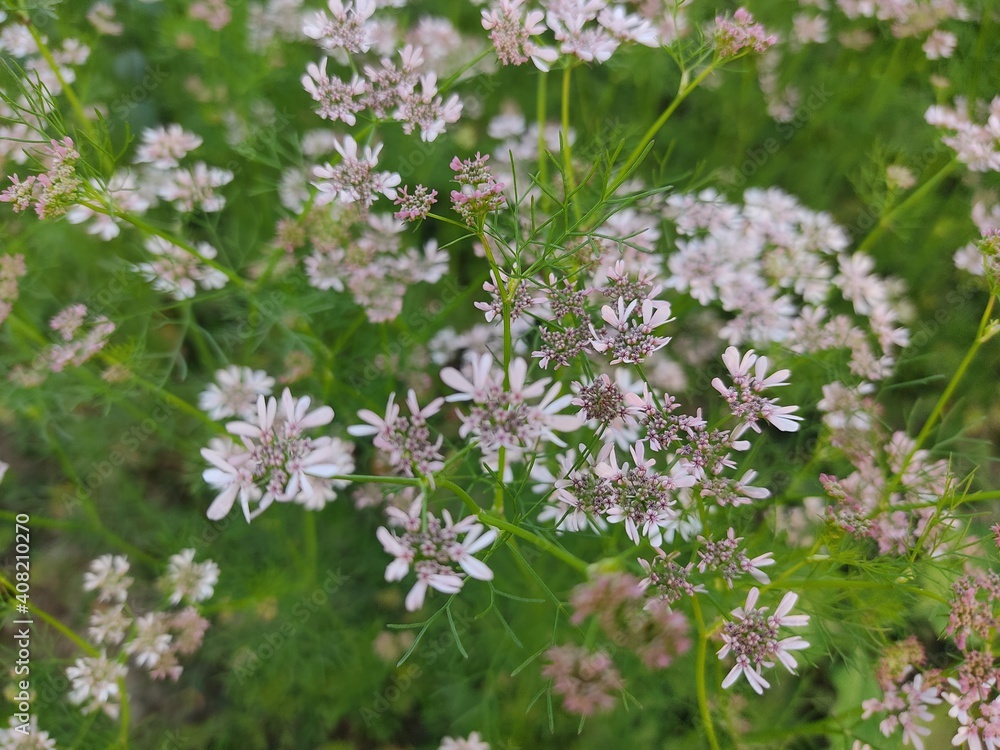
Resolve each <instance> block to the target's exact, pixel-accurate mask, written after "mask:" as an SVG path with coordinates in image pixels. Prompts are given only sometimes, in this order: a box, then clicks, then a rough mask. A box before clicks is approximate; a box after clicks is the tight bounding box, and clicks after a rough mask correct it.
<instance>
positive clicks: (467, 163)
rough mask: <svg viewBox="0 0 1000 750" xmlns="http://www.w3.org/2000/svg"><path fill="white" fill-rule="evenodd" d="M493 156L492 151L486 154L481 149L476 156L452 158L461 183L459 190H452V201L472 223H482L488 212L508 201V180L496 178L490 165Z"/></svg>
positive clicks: (457, 177)
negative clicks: (506, 185)
mask: <svg viewBox="0 0 1000 750" xmlns="http://www.w3.org/2000/svg"><path fill="white" fill-rule="evenodd" d="M489 158H490V157H489V154H487V155H486V156H482V155H480V154H479V152H478V151H477V152H476V156H475V158H473V159H459V158H458V157H457V156H456V157H455V158H454V159H452V160H451V165H450V166H451V169H452V171H453V172H454V173H455V177H454V178H453V179H454V181H455V182H457V183H458V185H459V189H458V190H452V191H451V205H452V208H454V209H455V211H457V212H458V214H459V215H460V216H461V217H462V218H463V219H465V223H466V224H468V225H469V226H470V227H471V226H477V225H479V224H481V223H482V222H483V220H484V219H485V217H486V215H487V214H489V213H492V212H494V211H499V210H500V209H501V208H503V207H504V206H505V205H506V202H507V199H506V198H505V197H504V194H503V189H504V184H503V183H502V182H497V181H496V180H495V179H494V178H493V172H492V170H491V169H490V168H489V167H488V166H487V165H486V162H487V161H489Z"/></svg>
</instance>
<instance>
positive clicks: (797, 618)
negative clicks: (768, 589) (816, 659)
mask: <svg viewBox="0 0 1000 750" xmlns="http://www.w3.org/2000/svg"><path fill="white" fill-rule="evenodd" d="M759 596H760V590H759V589H757V588H756V587H754V588H752V589H750V593H749V594H747V602H746V604H745V605H744V606H742V607H737V608H736V609H734V610H733V617H734V618H735V619H734V620H731V621H729V622H727V623H726V624H725V625H724V626H723V632H722V640H723V641H725V645H724V646H723V647H722V648H720V649H719V652H718V653H719V658H720V659H725V658H726V657H727V656H728V655H729V654H730V653H733V654H734V655H735V656H736V665H735V666H734V667H733V668H732V670H730V672H729V674H728V675H726V679H724V680H723V681H722V687H724V688H728V687H731V686H732V685H733V684H734V683H735V682H736V681H737V680H738V679H739V677H740V675H744V676H745V677H746V678H747V682H749V683H750V687H752V688H753V689H754V692H756V693H757V694H758V695H763V694H764V688H768V687H771V684H770V683H769V682H768V681H767V680H765V679H764V677H763V676H762V675H761V671H762V670H763V668H764V667H773V666H774V661H772V660H773V659H777V660H778V661H780V662H781V663H782V664H784V665H785V668H786V669H787V670H788V671H789V672H791V673H792V674H795V667H796V666H798V663H797V662H796V661H795V657H794V656H792V654H791V653H790V652H791V651H799V650H801V649H804V648H808V647H809V643H808V642H807V641H806V640H804V639H803V638H801V637H799V636H797V635H795V636H790V637H788V638H783V639H781V640H780V641H779V640H778V629H779V628H781V627H787V628H795V627H802V626H803V625H806V624H808V622H809V615H789V614H788V613H789V611H790V610H791V609H792V607H794V606H795V602H796V601H797V600H798V598H799V597H798V594H794V593H792V592H788V593H787V594H785V595H784V596H783V597H782V599H781V603H780V604H778V608H777V609H776V610H775V611H774V614H773V615H768V614H767V610H768V608H767V607H759V608H758V607H757V598H758V597H759Z"/></svg>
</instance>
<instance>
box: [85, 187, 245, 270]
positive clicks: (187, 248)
mask: <svg viewBox="0 0 1000 750" xmlns="http://www.w3.org/2000/svg"><path fill="white" fill-rule="evenodd" d="M80 205H81V206H84V207H85V208H89V209H90V210H91V211H93V212H94V213H99V214H104V215H105V216H115V217H117V218H119V219H121V220H122V221H124V222H127V223H129V224H131V225H132V226H134V227H135V228H136V229H138V230H139V231H141V232H145V233H146V234H151V235H153V236H155V237H159V238H160V239H163V240H166V241H167V242H169V243H170V244H172V245H176V246H177V247H179V248H180V249H181V250H183V251H184V252H186V253H187V254H188V255H190V256H192V257H194V258H196V259H197V260H198V262H200V263H204V264H205V265H206V266H208V267H209V268H214V269H215V270H216V271H218V272H219V273H221V274H223V275H224V276H225V277H226V278H227V279H229V281H230V282H231V283H232V284H233V286H235V287H237V288H238V289H244V288H245V287H246V286H247V283H246V281H244V280H243V277H241V276H240V275H239V274H237V273H236V272H235V271H233V270H232V269H230V268H227V267H226V266H224V265H223V264H221V263H219V262H218V261H217V260H215V259H213V258H208V257H206V256H205V255H203V254H202V253H201V252H199V251H198V250H197V249H196V248H195V247H194V246H193V245H191V244H190V243H189V242H186V241H185V240H182V239H181V238H180V237H178V236H176V235H174V234H171V233H170V232H167V231H164V230H162V229H159V228H158V227H155V226H153V225H152V224H150V223H148V222H146V221H143V220H142V219H140V218H139V217H138V216H133V215H132V214H130V213H128V212H127V211H123V212H117V211H111V210H110V209H108V207H107V206H102V205H101V204H99V203H90V202H88V201H81V202H80Z"/></svg>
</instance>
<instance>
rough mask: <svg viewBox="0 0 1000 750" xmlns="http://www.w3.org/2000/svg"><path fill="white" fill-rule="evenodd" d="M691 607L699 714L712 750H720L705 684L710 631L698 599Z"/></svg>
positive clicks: (692, 602) (694, 598)
mask: <svg viewBox="0 0 1000 750" xmlns="http://www.w3.org/2000/svg"><path fill="white" fill-rule="evenodd" d="M691 605H692V607H693V611H694V622H695V625H696V626H697V628H698V654H697V660H698V664H697V666H696V667H695V671H694V685H695V692H696V693H697V695H698V712H699V713H700V714H701V723H702V725H703V726H704V727H705V735H706V736H707V738H708V744H709V746H710V747H711V748H712V750H720V748H719V740H718V738H717V737H716V736H715V727H714V726H713V724H712V712H711V711H710V710H709V707H708V689H707V687H706V684H705V668H706V664H707V656H708V631H707V630H706V629H705V619H704V617H702V614H701V604H699V603H698V597H697V596H695V597H692V599H691Z"/></svg>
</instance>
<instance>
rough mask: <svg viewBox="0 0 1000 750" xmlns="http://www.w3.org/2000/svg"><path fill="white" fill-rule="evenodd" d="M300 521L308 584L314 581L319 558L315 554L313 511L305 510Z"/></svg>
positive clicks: (314, 517)
mask: <svg viewBox="0 0 1000 750" xmlns="http://www.w3.org/2000/svg"><path fill="white" fill-rule="evenodd" d="M302 523H303V525H304V529H303V532H304V533H303V540H302V541H303V547H304V549H305V568H306V579H307V580H308V581H309V583H310V584H313V583H315V582H316V563H317V560H318V558H319V556H318V554H317V542H316V514H315V512H313V511H308V510H307V511H306V514H305V518H304V519H303V521H302Z"/></svg>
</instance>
